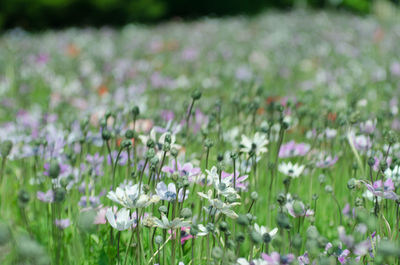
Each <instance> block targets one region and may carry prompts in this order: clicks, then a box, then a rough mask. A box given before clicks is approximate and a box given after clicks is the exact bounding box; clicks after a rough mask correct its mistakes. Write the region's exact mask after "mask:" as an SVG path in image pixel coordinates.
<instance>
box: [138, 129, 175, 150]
mask: <svg viewBox="0 0 400 265" xmlns="http://www.w3.org/2000/svg"><path fill="white" fill-rule="evenodd" d="M168 134H169V135H170V136H171V142H170V146H171V148H175V149H177V150H179V149H180V148H181V146H180V145H178V144H176V143H175V142H176V136H175V134H172V133H170V132H165V133H163V134H162V135H161V136H160V138H159V139H157V136H156V129H155V128H153V129H151V131H150V134H149V135H139V139H140V140H141V141H142V143H143V144H146V143H147V141H148V140H153V141H154V143H155V145H156V148H157V149H158V150H161V149H162V146H163V145H164V143H165V138H166V137H167V135H168Z"/></svg>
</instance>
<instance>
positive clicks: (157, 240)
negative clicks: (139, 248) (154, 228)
mask: <svg viewBox="0 0 400 265" xmlns="http://www.w3.org/2000/svg"><path fill="white" fill-rule="evenodd" d="M154 241H155V242H156V244H157V245H161V244H162V243H163V242H164V240H163V237H162V236H156V237H155V238H154Z"/></svg>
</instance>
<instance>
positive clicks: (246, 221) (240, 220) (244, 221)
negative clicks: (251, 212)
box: [236, 214, 250, 226]
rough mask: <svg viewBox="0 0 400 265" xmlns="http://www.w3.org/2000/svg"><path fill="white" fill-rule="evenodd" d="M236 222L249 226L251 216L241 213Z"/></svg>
mask: <svg viewBox="0 0 400 265" xmlns="http://www.w3.org/2000/svg"><path fill="white" fill-rule="evenodd" d="M236 222H237V223H238V224H239V225H241V226H248V225H249V224H250V221H249V218H248V217H247V216H246V215H245V214H241V215H239V217H238V218H237V219H236Z"/></svg>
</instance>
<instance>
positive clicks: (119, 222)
mask: <svg viewBox="0 0 400 265" xmlns="http://www.w3.org/2000/svg"><path fill="white" fill-rule="evenodd" d="M106 218H107V221H108V222H109V223H110V225H111V226H112V227H113V228H115V229H117V230H119V231H124V230H127V229H129V228H130V227H131V225H132V224H133V222H135V220H134V219H131V217H130V215H129V210H128V209H125V208H122V209H121V210H119V211H118V212H117V214H116V215H114V213H113V211H112V209H111V208H108V209H107V212H106Z"/></svg>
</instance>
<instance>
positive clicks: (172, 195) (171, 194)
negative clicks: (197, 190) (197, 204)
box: [156, 181, 189, 202]
mask: <svg viewBox="0 0 400 265" xmlns="http://www.w3.org/2000/svg"><path fill="white" fill-rule="evenodd" d="M156 193H157V195H158V196H159V197H160V198H161V200H164V201H169V202H170V201H174V200H176V197H177V194H176V186H175V184H174V183H169V184H168V186H167V185H166V184H165V183H164V182H163V181H161V182H159V183H158V184H157V187H156ZM188 194H189V191H188V190H186V192H185V197H184V196H183V189H180V190H179V192H178V201H179V202H182V201H183V200H184V199H187V197H188Z"/></svg>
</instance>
